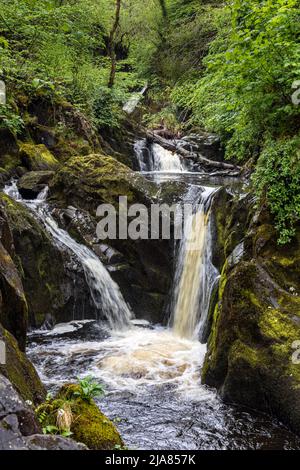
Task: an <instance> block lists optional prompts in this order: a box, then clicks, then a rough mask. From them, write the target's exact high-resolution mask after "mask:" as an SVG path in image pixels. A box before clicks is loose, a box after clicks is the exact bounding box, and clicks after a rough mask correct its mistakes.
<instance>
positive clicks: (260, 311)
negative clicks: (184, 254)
mask: <svg viewBox="0 0 300 470" xmlns="http://www.w3.org/2000/svg"><path fill="white" fill-rule="evenodd" d="M244 247H245V252H244V255H243V258H242V259H241V260H240V261H239V262H238V263H231V262H230V258H228V259H227V262H226V263H225V264H224V267H223V272H222V276H221V281H220V288H219V301H218V304H217V306H216V308H215V312H214V318H213V326H212V331H211V335H210V339H209V345H208V352H207V355H206V360H205V364H204V367H203V371H202V376H203V381H204V382H205V383H206V384H208V385H210V386H213V387H216V388H217V389H218V390H219V391H220V393H221V395H222V397H223V398H224V400H225V401H227V402H234V403H239V404H242V405H246V406H249V407H251V408H256V409H259V410H262V411H264V412H268V413H270V414H272V415H275V416H276V417H277V418H279V419H280V420H281V421H282V422H284V423H285V424H286V425H288V426H289V427H290V428H291V429H293V430H294V431H296V432H297V433H300V365H299V354H298V353H297V345H298V352H299V339H300V230H299V229H298V231H297V237H296V238H295V239H294V241H293V243H292V244H290V245H289V246H286V247H280V246H278V245H277V241H276V234H275V231H274V228H273V225H272V223H271V220H270V218H269V216H268V215H267V214H266V213H265V212H264V211H262V212H261V213H260V214H256V216H255V217H254V219H253V221H252V222H251V224H250V227H249V230H248V233H247V235H246V238H245V240H244Z"/></svg>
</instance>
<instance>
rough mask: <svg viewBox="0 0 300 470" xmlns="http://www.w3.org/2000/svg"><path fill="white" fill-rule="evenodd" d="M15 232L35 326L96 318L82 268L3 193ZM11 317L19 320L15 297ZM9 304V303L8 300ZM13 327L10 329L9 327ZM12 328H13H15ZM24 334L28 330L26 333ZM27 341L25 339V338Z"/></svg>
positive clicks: (9, 222)
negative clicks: (86, 317)
mask: <svg viewBox="0 0 300 470" xmlns="http://www.w3.org/2000/svg"><path fill="white" fill-rule="evenodd" d="M1 205H2V207H3V208H4V209H3V210H4V211H5V212H6V214H7V220H8V226H9V228H10V231H11V233H12V237H13V240H14V248H15V259H16V262H17V265H18V270H19V272H20V274H21V275H22V284H23V288H24V293H25V296H26V301H27V305H28V311H29V324H30V325H31V326H33V327H40V326H41V325H43V324H45V323H46V325H49V326H50V325H52V324H53V323H55V322H61V321H68V320H71V319H82V318H83V317H84V316H89V318H97V312H96V310H95V307H94V305H93V303H92V300H91V298H90V294H89V289H88V286H87V283H86V280H85V275H84V272H83V270H82V268H81V267H80V266H79V265H78V262H77V260H76V259H75V258H74V257H72V256H71V255H70V254H69V253H68V252H66V251H61V250H60V249H58V248H57V247H56V246H55V245H54V244H53V241H52V239H51V238H50V236H49V235H48V233H47V232H46V231H45V230H44V229H43V227H42V226H41V225H40V224H39V223H38V222H36V221H35V219H34V218H33V216H32V215H31V214H30V212H29V210H28V209H27V208H25V207H23V206H22V205H21V204H19V203H16V202H15V201H13V200H12V199H10V198H9V197H7V196H4V195H3V196H1ZM11 302H13V305H14V311H13V312H12V314H11V316H10V318H11V319H14V321H16V323H17V325H18V327H20V325H21V323H20V322H19V321H17V316H16V311H15V306H16V305H18V304H17V303H16V301H15V300H13V299H12V300H11ZM8 305H9V304H8ZM10 331H11V329H10ZM12 332H13V331H12ZM23 338H25V334H23ZM23 341H25V340H23Z"/></svg>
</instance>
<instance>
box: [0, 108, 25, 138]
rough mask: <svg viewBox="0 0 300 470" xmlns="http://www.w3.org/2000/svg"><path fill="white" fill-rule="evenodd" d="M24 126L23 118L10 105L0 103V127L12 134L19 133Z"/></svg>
mask: <svg viewBox="0 0 300 470" xmlns="http://www.w3.org/2000/svg"><path fill="white" fill-rule="evenodd" d="M23 126H24V122H23V119H22V118H21V117H20V116H19V115H18V114H17V113H16V112H15V111H14V109H13V108H12V107H11V106H10V105H0V129H8V130H9V131H10V132H11V133H12V134H14V135H17V134H19V133H20V132H21V131H22V129H23Z"/></svg>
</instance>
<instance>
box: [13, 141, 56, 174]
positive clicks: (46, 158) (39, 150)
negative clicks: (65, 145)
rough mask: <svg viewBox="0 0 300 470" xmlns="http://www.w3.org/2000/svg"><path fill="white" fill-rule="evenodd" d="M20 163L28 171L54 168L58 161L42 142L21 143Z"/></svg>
mask: <svg viewBox="0 0 300 470" xmlns="http://www.w3.org/2000/svg"><path fill="white" fill-rule="evenodd" d="M20 157H21V161H22V164H23V165H24V166H25V167H26V168H27V169H28V170H30V171H40V170H41V171H43V170H55V169H56V168H57V167H58V165H59V163H58V161H57V160H56V158H55V157H54V156H53V155H52V153H51V152H50V151H49V150H48V149H47V147H46V146H45V145H44V144H39V145H36V144H32V143H21V144H20Z"/></svg>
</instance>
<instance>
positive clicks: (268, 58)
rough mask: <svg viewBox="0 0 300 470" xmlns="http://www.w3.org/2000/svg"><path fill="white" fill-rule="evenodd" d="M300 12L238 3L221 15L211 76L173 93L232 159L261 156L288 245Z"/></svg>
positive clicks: (299, 113) (260, 190)
mask: <svg viewBox="0 0 300 470" xmlns="http://www.w3.org/2000/svg"><path fill="white" fill-rule="evenodd" d="M299 7H300V2H299V0H275V1H274V0H261V1H259V2H258V1H257V0H234V1H233V2H232V4H231V5H230V6H228V7H224V8H222V9H220V10H215V19H214V21H215V24H216V26H217V29H218V34H217V36H216V38H215V40H214V41H213V42H212V43H211V46H210V50H209V53H208V55H207V57H206V58H205V59H204V64H205V65H206V70H205V72H204V73H203V72H202V76H199V74H198V78H197V79H195V76H192V77H191V78H188V79H184V80H182V81H181V83H179V84H178V85H177V86H176V87H175V89H174V90H173V93H172V99H173V100H174V101H175V103H176V104H177V105H179V106H182V107H186V108H189V109H190V110H191V114H190V120H189V123H190V124H192V125H194V124H196V125H200V126H203V127H205V128H206V129H208V130H211V131H214V132H217V133H219V134H220V136H221V137H222V139H223V141H224V143H225V144H226V155H227V157H228V158H232V159H237V160H240V161H244V162H246V161H247V160H248V159H249V158H252V157H253V156H254V158H255V159H257V157H258V156H259V155H260V157H259V160H258V163H257V171H256V174H255V178H254V181H255V186H256V188H257V194H258V195H259V196H260V198H261V202H266V203H267V204H268V206H269V208H270V210H271V212H272V213H273V214H274V218H275V223H276V227H277V229H278V231H279V242H280V243H285V242H287V241H289V240H290V239H291V237H292V236H293V234H294V227H295V223H296V222H297V221H298V220H299V219H300V209H299V196H298V193H299V164H298V161H299V151H298V150H297V149H299V139H298V136H299V129H300V126H299V117H300V107H299V106H295V105H294V104H293V103H292V93H293V88H292V87H293V83H294V82H295V81H296V80H299V77H300V67H299V63H300V43H299V37H300V8H299ZM297 146H298V147H297ZM289 173H290V174H289ZM297 185H298V186H297Z"/></svg>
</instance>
